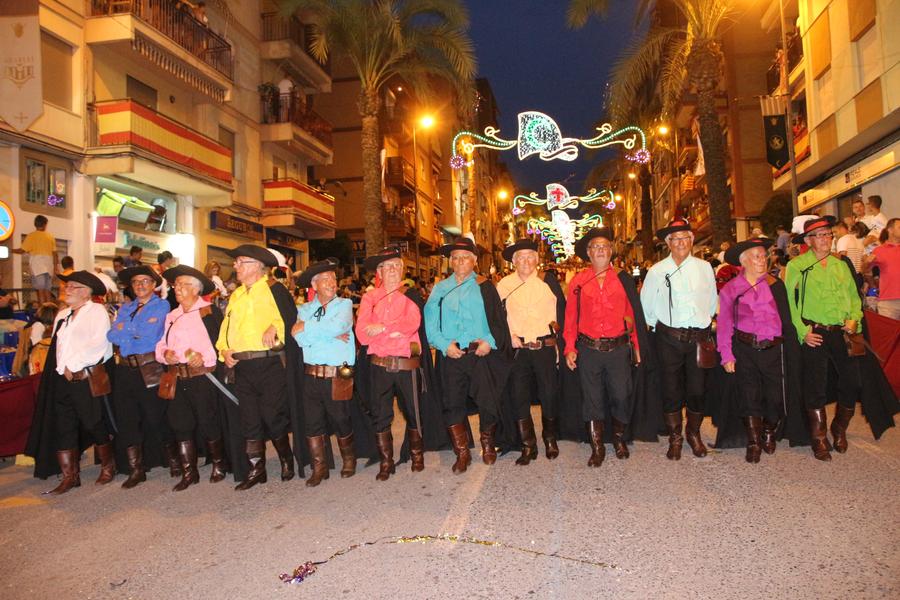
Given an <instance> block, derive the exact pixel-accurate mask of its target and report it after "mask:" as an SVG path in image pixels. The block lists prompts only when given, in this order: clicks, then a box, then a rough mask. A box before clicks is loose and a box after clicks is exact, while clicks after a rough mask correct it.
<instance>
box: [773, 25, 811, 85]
mask: <svg viewBox="0 0 900 600" xmlns="http://www.w3.org/2000/svg"><path fill="white" fill-rule="evenodd" d="M781 60H782V52H781V50H780V49H779V50H778V51H777V52H776V54H775V60H774V61H772V65H771V66H770V67H769V70H768V71H766V89H767V90H768V92H769V94H774V93H775V92H777V91H778V89H779V88H780V87H781ZM802 62H803V38H801V37H800V35H799V34H798V33H796V32H794V34H793V35H791V36H790V37H789V38H788V51H787V72H788V79H791V80H792V81H791V83H793V79H794V78H793V77H791V73H793V71H794V69H795V68H797V66H798V65H800V64H801V63H802Z"/></svg>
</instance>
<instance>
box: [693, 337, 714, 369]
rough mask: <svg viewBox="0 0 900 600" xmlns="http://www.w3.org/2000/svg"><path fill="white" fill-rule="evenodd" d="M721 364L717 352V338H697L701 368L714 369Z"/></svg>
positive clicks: (698, 363)
mask: <svg viewBox="0 0 900 600" xmlns="http://www.w3.org/2000/svg"><path fill="white" fill-rule="evenodd" d="M717 364H719V360H718V354H717V352H716V340H715V338H713V337H712V336H710V337H708V338H706V339H702V340H697V366H698V367H700V368H701V369H712V368H713V367H715V366H716V365H717Z"/></svg>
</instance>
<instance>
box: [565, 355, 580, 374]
mask: <svg viewBox="0 0 900 600" xmlns="http://www.w3.org/2000/svg"><path fill="white" fill-rule="evenodd" d="M577 362H578V353H577V352H566V366H568V367H569V370H570V371H574V370H575V369H576V368H577V367H578V365H577V364H576V363H577Z"/></svg>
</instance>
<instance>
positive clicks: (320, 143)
mask: <svg viewBox="0 0 900 600" xmlns="http://www.w3.org/2000/svg"><path fill="white" fill-rule="evenodd" d="M270 85H271V84H270ZM275 89H277V88H274V89H272V88H269V89H267V90H265V91H263V92H262V93H260V96H259V99H260V114H261V115H262V116H261V119H260V120H261V121H262V123H263V126H262V128H261V129H262V131H261V133H262V141H263V142H272V143H276V144H279V145H281V146H283V147H285V148H286V149H287V150H290V151H291V152H299V153H300V154H302V155H304V156H307V157H309V158H310V159H312V160H313V161H314V162H316V163H318V164H326V165H327V164H331V161H332V159H333V158H334V150H333V143H332V137H331V123H329V122H328V121H326V120H325V119H324V118H323V117H321V116H320V115H319V114H318V113H316V112H315V111H314V110H312V109H311V108H309V107H307V106H306V104H305V103H304V102H303V101H302V97H301V96H300V95H299V94H298V93H297V90H294V93H290V94H278V93H276V92H275V91H274V90H275Z"/></svg>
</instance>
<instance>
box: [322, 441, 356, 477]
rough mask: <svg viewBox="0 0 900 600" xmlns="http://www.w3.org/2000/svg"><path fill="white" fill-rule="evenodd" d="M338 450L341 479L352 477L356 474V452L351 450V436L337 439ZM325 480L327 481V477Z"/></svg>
mask: <svg viewBox="0 0 900 600" xmlns="http://www.w3.org/2000/svg"><path fill="white" fill-rule="evenodd" d="M337 441H338V448H339V449H340V451H341V462H343V464H342V465H341V477H342V478H347V477H353V476H354V475H355V474H356V450H354V449H353V434H352V433H351V434H350V435H348V436H347V437H339V438H338V439H337ZM325 479H328V478H327V477H326V478H325Z"/></svg>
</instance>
